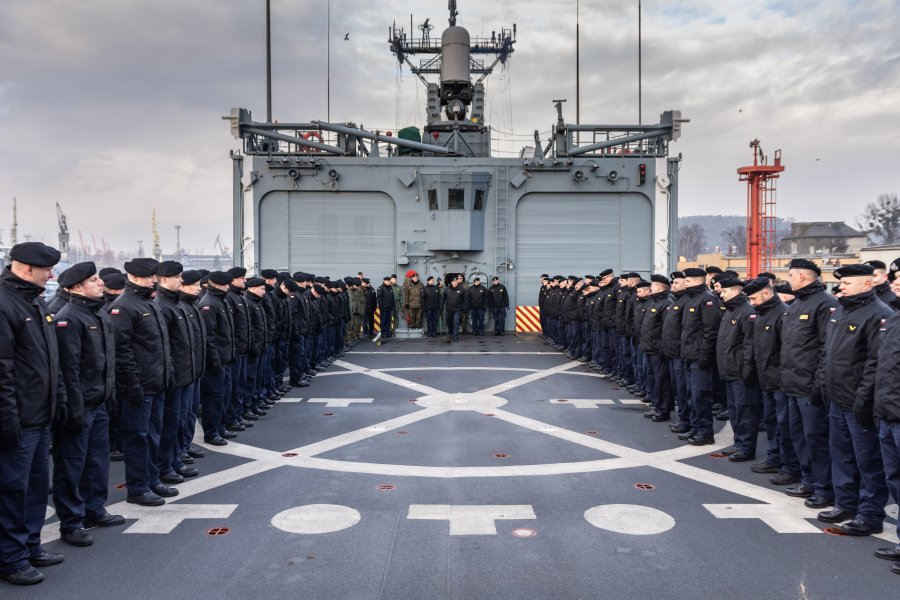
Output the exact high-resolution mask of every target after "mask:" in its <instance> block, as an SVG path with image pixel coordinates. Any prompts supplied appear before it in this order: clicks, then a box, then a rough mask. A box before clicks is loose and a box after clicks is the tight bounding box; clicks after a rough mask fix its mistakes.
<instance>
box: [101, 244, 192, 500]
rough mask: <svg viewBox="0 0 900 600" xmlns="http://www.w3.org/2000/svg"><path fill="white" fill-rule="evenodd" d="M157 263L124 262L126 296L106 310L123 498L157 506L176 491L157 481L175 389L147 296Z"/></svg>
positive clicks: (160, 325) (165, 338)
mask: <svg viewBox="0 0 900 600" xmlns="http://www.w3.org/2000/svg"><path fill="white" fill-rule="evenodd" d="M158 267H159V263H158V262H157V261H155V260H154V259H152V258H135V259H134V260H131V261H129V262H126V263H125V272H126V273H127V274H128V283H127V284H126V285H125V293H124V294H122V295H121V296H119V297H118V298H117V299H116V301H115V302H113V303H112V304H111V305H110V307H109V314H110V316H111V317H112V322H113V327H114V328H115V333H116V342H115V343H116V398H117V399H118V401H119V403H120V406H121V419H120V422H119V427H120V428H121V437H122V447H123V450H124V452H125V483H126V484H127V487H128V497H127V498H126V500H127V501H128V502H131V503H132V504H140V505H141V506H160V505H162V504H165V500H163V498H167V497H171V496H177V495H178V490H177V489H175V488H170V487H168V486H167V485H165V484H164V483H162V482H161V481H160V480H159V470H158V468H157V461H158V459H159V441H160V434H161V430H162V420H163V405H164V403H165V394H166V392H167V391H168V390H169V389H170V388H171V387H173V386H174V385H175V378H174V377H173V374H172V360H171V357H170V354H169V334H168V328H167V327H166V322H165V319H164V318H163V316H162V313H161V312H160V310H159V307H158V306H157V305H156V304H154V303H153V302H152V301H151V299H150V296H151V294H152V293H153V284H154V283H156V269H157V268H158Z"/></svg>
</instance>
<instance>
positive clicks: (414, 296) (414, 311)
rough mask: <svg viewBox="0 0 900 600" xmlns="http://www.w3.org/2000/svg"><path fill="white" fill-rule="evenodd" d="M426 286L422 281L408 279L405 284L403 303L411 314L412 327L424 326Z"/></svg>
mask: <svg viewBox="0 0 900 600" xmlns="http://www.w3.org/2000/svg"><path fill="white" fill-rule="evenodd" d="M424 287H425V286H424V285H422V282H421V281H418V280H417V281H413V280H412V279H411V278H410V279H407V280H406V282H405V283H404V284H403V304H404V307H405V308H406V311H407V314H408V315H409V327H410V329H420V328H421V327H422V289H423V288H424Z"/></svg>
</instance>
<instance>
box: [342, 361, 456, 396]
mask: <svg viewBox="0 0 900 600" xmlns="http://www.w3.org/2000/svg"><path fill="white" fill-rule="evenodd" d="M334 364H336V365H338V366H341V367H344V368H345V369H347V370H348V371H350V372H353V373H362V374H364V375H368V376H369V377H374V378H375V379H381V380H382V381H387V382H388V383H393V384H394V385H400V386H403V387H405V388H412V389H415V390H418V391H421V392H422V393H424V394H433V395H437V394H443V393H445V392H443V391H442V390H438V389H435V388H432V387H428V386H427V385H420V384H418V383H412V382H410V381H407V380H406V379H402V378H400V377H395V376H393V375H390V374H388V373H382V372H380V371H378V370H374V369H367V368H365V367H360V366H358V365H354V364H353V363H348V362H345V361H342V360H338V361H335V363H334Z"/></svg>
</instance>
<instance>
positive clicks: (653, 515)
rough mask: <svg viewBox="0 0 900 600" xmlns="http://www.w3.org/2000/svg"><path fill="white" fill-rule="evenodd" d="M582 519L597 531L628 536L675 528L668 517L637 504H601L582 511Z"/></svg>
mask: <svg viewBox="0 0 900 600" xmlns="http://www.w3.org/2000/svg"><path fill="white" fill-rule="evenodd" d="M584 519H585V520H586V521H587V522H588V523H590V524H591V525H593V526H594V527H597V528H598V529H606V530H607V531H613V532H615V533H625V534H628V535H656V534H659V533H664V532H666V531H668V530H670V529H672V528H673V527H675V519H673V518H672V517H671V516H670V515H668V514H666V513H664V512H663V511H661V510H657V509H655V508H650V507H649V506H640V505H638V504H601V505H600V506H594V507H592V508H589V509H587V510H586V511H584Z"/></svg>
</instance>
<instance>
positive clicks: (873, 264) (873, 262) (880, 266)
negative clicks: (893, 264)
mask: <svg viewBox="0 0 900 600" xmlns="http://www.w3.org/2000/svg"><path fill="white" fill-rule="evenodd" d="M863 264H864V265H869V266H871V267H872V268H873V269H881V270H882V271H887V265H886V264H884V262H883V261H880V260H867V261H866V262H864V263H863Z"/></svg>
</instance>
